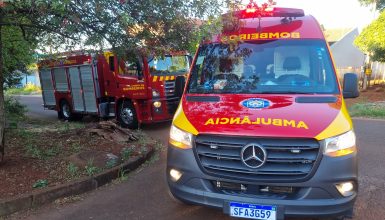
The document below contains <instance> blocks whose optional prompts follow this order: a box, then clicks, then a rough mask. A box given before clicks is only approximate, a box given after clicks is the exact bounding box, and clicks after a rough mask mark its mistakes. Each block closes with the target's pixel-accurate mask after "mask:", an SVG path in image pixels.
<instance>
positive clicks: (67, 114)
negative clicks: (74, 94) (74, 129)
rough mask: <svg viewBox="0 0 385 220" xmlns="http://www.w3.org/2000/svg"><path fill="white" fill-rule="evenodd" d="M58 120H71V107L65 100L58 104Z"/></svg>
mask: <svg viewBox="0 0 385 220" xmlns="http://www.w3.org/2000/svg"><path fill="white" fill-rule="evenodd" d="M58 116H59V118H60V119H63V120H66V121H70V120H72V119H73V114H72V112H71V106H70V105H69V104H68V102H67V101H66V100H62V101H61V102H60V111H59V114H58Z"/></svg>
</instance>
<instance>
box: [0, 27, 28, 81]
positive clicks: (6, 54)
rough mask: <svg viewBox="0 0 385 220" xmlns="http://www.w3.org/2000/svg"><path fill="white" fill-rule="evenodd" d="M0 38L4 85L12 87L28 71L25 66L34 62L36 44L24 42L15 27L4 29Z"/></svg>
mask: <svg viewBox="0 0 385 220" xmlns="http://www.w3.org/2000/svg"><path fill="white" fill-rule="evenodd" d="M2 37H3V63H4V65H3V70H2V71H3V73H4V85H5V86H6V87H12V86H14V85H16V84H18V83H19V82H20V80H21V79H22V77H23V75H22V74H23V73H26V72H27V71H28V70H27V66H28V65H30V64H31V63H32V62H34V61H35V58H34V49H35V48H36V42H31V41H30V42H27V41H25V40H24V38H23V35H22V32H21V31H20V29H19V28H17V27H10V26H6V27H4V28H3V30H2Z"/></svg>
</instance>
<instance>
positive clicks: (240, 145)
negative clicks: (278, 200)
mask: <svg viewBox="0 0 385 220" xmlns="http://www.w3.org/2000/svg"><path fill="white" fill-rule="evenodd" d="M250 144H252V145H258V146H260V147H261V148H263V149H264V150H265V152H266V162H265V163H264V164H263V165H262V166H260V167H259V168H251V167H249V166H247V165H246V164H247V162H246V163H245V162H244V161H243V160H242V157H241V154H242V150H243V149H244V148H246V147H245V146H249V145H250ZM194 151H195V155H196V157H197V159H198V161H199V163H200V165H201V168H202V170H203V171H204V172H205V173H207V174H209V175H212V176H218V177H224V178H231V179H240V180H247V181H256V180H257V181H269V182H280V181H286V182H297V181H305V180H306V179H307V178H310V177H311V175H312V173H314V170H315V169H316V167H317V165H318V162H319V161H320V158H321V156H322V154H321V153H320V144H319V142H318V141H316V140H314V139H273V138H243V137H230V136H226V137H224V136H213V135H199V136H197V137H196V139H195V147H194Z"/></svg>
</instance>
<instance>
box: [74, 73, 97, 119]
mask: <svg viewBox="0 0 385 220" xmlns="http://www.w3.org/2000/svg"><path fill="white" fill-rule="evenodd" d="M79 70H80V78H81V83H82V86H83V98H84V107H85V109H86V112H91V113H97V112H98V108H97V105H96V97H95V96H96V93H95V83H94V75H93V72H92V66H91V65H86V66H80V68H79Z"/></svg>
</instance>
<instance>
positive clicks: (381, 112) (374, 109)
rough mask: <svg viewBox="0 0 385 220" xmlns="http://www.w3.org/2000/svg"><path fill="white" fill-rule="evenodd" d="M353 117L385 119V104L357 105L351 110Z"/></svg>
mask: <svg viewBox="0 0 385 220" xmlns="http://www.w3.org/2000/svg"><path fill="white" fill-rule="evenodd" d="M349 113H350V115H351V116H352V117H367V118H381V119H385V104H379V103H357V104H354V105H352V106H351V107H350V108H349Z"/></svg>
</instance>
